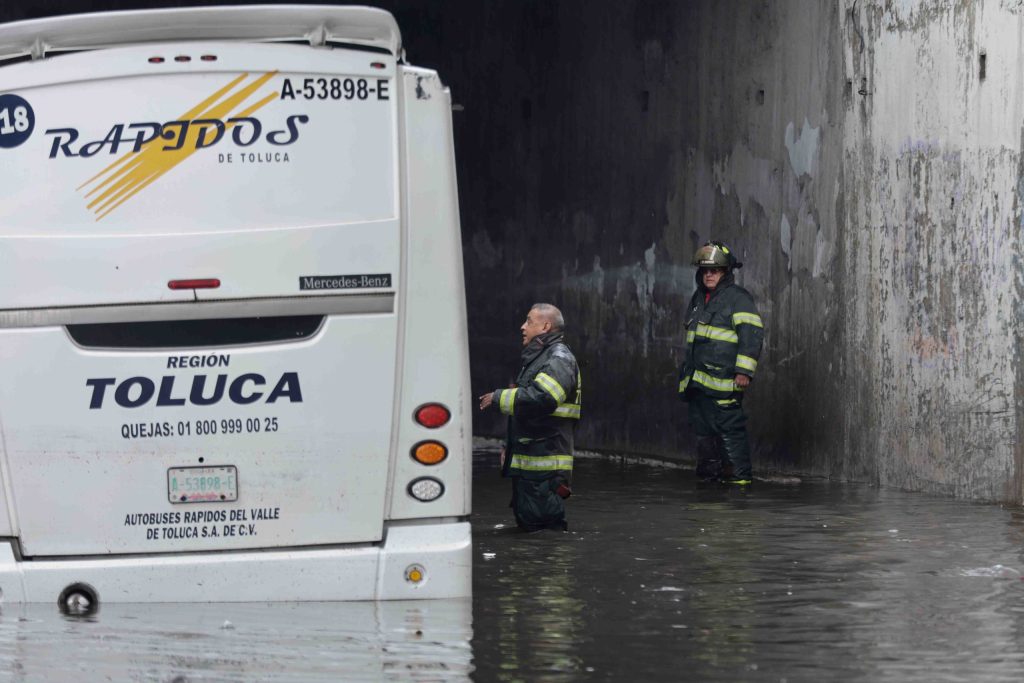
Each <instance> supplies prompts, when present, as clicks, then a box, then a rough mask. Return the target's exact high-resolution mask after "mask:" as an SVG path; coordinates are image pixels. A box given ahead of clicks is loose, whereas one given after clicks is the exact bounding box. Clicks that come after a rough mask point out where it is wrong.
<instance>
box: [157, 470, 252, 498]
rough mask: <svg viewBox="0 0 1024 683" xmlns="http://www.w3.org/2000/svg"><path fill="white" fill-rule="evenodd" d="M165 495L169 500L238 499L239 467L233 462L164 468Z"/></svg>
mask: <svg viewBox="0 0 1024 683" xmlns="http://www.w3.org/2000/svg"><path fill="white" fill-rule="evenodd" d="M167 498H168V500H170V501H171V502H172V503H220V502H230V501H233V500H238V470H237V469H236V468H235V466H234V465H219V466H216V467H172V468H170V469H168V470H167Z"/></svg>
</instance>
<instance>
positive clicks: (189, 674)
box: [0, 450, 1024, 683]
mask: <svg viewBox="0 0 1024 683" xmlns="http://www.w3.org/2000/svg"><path fill="white" fill-rule="evenodd" d="M474 464H475V475H474V480H475V481H474V484H475V485H474V501H473V505H474V533H475V541H474V544H475V547H474V572H475V574H474V596H473V599H472V600H447V601H423V602H403V603H377V604H375V603H347V604H346V603H308V604H266V605H264V604H243V605H230V604H210V605H103V606H102V607H101V609H100V611H99V613H98V614H96V615H93V616H92V617H89V618H72V617H63V616H61V615H60V614H58V613H57V610H56V608H55V607H53V606H50V605H31V606H22V605H4V606H3V607H2V609H0V680H12V681H51V680H52V681H70V680H75V681H103V680H112V681H129V680H130V681H136V680H139V681H175V682H177V683H184V682H185V681H377V680H411V681H465V680H476V681H578V680H579V681H590V680H595V681H596V680H621V681H680V680H687V681H690V680H692V681H788V682H792V681H929V682H931V681H1011V680H1012V681H1016V680H1019V679H1020V678H1021V674H1022V672H1024V581H1022V580H1021V571H1022V570H1024V557H1022V541H1024V512H1022V511H1021V510H1019V509H1012V510H1011V509H1002V508H1000V507H997V506H988V505H976V504H970V503H963V502H956V501H951V500H947V499H943V498H935V497H929V496H924V495H919V494H909V493H901V492H898V491H888V490H885V491H880V490H877V489H873V488H870V487H867V486H863V485H841V484H832V483H828V482H822V481H805V482H802V483H794V484H781V483H766V482H757V483H756V484H755V485H754V486H752V487H750V488H749V490H738V489H734V488H733V489H730V488H725V487H721V486H717V485H714V486H702V485H699V484H698V483H697V482H696V481H695V480H694V478H693V474H692V472H690V471H687V470H680V469H669V468H662V467H652V466H648V465H643V464H627V463H622V462H620V461H617V460H605V459H592V458H580V459H578V460H577V470H576V474H575V480H574V490H575V493H574V495H573V497H572V498H571V499H570V501H569V523H570V531H569V533H564V534H563V533H559V532H548V531H545V532H540V533H536V534H523V533H520V532H518V531H517V530H515V529H514V526H513V525H512V522H511V511H510V510H509V509H508V508H507V503H508V498H509V483H508V482H507V481H505V480H502V479H500V478H499V476H498V471H497V463H496V452H494V451H486V450H483V451H479V452H478V453H476V455H475V463H474Z"/></svg>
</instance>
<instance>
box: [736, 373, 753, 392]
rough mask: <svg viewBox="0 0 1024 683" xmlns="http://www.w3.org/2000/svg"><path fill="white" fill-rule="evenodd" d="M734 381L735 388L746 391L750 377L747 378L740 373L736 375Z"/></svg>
mask: <svg viewBox="0 0 1024 683" xmlns="http://www.w3.org/2000/svg"><path fill="white" fill-rule="evenodd" d="M734 381H735V382H736V386H738V387H739V388H740V389H746V388H747V387H749V386H750V377H748V376H747V375H741V374H740V373H736V379H735V380H734Z"/></svg>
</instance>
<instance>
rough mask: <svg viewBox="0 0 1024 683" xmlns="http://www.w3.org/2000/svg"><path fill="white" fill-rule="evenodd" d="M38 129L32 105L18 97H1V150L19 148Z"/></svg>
mask: <svg viewBox="0 0 1024 683" xmlns="http://www.w3.org/2000/svg"><path fill="white" fill-rule="evenodd" d="M35 127H36V114H35V112H34V111H32V105H31V104H29V103H28V102H27V101H26V100H25V99H24V98H23V97H19V96H17V95H0V148H6V149H10V148H12V147H17V146H18V145H20V144H21V143H23V142H25V140H28V138H29V136H30V135H32V130H33V129H34V128H35Z"/></svg>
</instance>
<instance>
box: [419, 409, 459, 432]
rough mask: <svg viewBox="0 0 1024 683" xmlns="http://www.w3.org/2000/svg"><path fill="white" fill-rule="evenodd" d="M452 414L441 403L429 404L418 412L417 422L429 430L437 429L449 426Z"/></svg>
mask: <svg viewBox="0 0 1024 683" xmlns="http://www.w3.org/2000/svg"><path fill="white" fill-rule="evenodd" d="M451 418H452V414H451V413H450V412H449V411H448V409H447V408H445V407H444V406H443V405H441V404H440V403H428V404H426V405H424V406H420V407H419V408H417V410H416V422H418V423H420V424H421V425H423V426H424V427H426V428H427V429H436V428H438V427H441V426H443V425H446V424H448V420H450V419H451Z"/></svg>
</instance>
